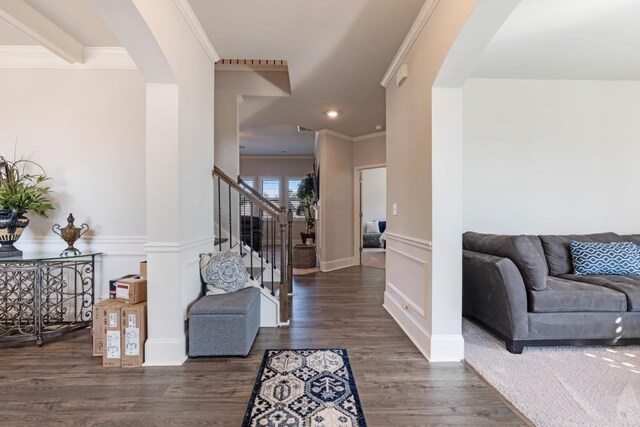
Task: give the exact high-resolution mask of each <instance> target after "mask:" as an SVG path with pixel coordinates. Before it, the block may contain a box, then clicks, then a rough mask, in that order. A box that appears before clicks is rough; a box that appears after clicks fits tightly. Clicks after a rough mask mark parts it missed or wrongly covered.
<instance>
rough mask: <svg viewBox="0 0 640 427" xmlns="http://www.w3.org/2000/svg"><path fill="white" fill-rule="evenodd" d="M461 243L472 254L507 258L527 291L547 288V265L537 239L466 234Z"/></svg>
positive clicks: (523, 236)
mask: <svg viewBox="0 0 640 427" xmlns="http://www.w3.org/2000/svg"><path fill="white" fill-rule="evenodd" d="M463 243H464V247H465V248H466V249H468V250H470V251H473V252H481V253H484V254H489V255H495V256H499V257H503V258H509V259H510V260H511V261H513V263H514V264H515V265H516V267H518V270H519V271H520V274H521V275H522V280H523V281H524V284H525V286H526V287H527V289H531V290H537V291H541V290H543V289H544V288H545V287H546V286H547V276H548V270H547V264H546V262H545V258H544V251H543V249H542V245H541V244H540V240H539V239H538V237H536V236H525V235H520V236H506V235H496V234H481V233H474V232H467V233H464V236H463Z"/></svg>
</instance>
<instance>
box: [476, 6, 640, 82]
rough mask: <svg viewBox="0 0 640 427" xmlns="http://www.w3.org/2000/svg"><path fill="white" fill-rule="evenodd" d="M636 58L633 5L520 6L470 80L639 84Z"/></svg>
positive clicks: (638, 16) (639, 47)
mask: <svg viewBox="0 0 640 427" xmlns="http://www.w3.org/2000/svg"><path fill="white" fill-rule="evenodd" d="M638 52H640V1H638V0H615V1H606V0H523V2H522V3H521V4H520V5H519V6H518V7H517V8H516V9H515V11H514V12H513V14H512V15H511V16H510V17H509V18H508V19H507V21H506V22H505V24H504V25H503V26H502V28H500V30H499V31H498V33H497V34H496V35H495V37H494V38H493V40H492V41H491V43H490V44H489V46H488V47H487V49H486V51H485V52H484V54H483V56H482V57H481V59H480V61H479V63H478V65H477V67H476V69H475V70H474V72H473V74H472V77H476V78H519V79H575V80H640V55H639V54H638Z"/></svg>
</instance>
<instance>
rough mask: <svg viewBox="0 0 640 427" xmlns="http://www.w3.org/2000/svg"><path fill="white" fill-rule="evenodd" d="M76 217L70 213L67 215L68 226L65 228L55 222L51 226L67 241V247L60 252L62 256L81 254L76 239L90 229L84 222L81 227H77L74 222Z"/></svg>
mask: <svg viewBox="0 0 640 427" xmlns="http://www.w3.org/2000/svg"><path fill="white" fill-rule="evenodd" d="M75 220H76V219H75V218H74V217H73V214H71V213H70V214H69V216H68V217H67V226H66V227H64V228H60V224H54V225H53V227H51V230H52V231H53V232H54V233H55V234H57V235H58V236H60V237H62V240H64V241H65V242H67V249H65V250H64V251H62V252H61V253H60V256H70V255H74V256H76V255H80V254H81V252H80V251H79V250H78V249H77V248H76V247H75V246H74V244H75V243H76V240H78V239H79V238H80V237H82V235H83V234H84V233H86V232H87V231H89V226H88V225H87V224H82V225H81V226H80V227H76V226H75V225H74V224H73V222H74V221H75Z"/></svg>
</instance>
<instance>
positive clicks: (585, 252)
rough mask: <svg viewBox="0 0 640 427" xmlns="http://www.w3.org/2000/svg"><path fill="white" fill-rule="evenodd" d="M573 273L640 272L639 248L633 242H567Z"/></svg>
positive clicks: (612, 273)
mask: <svg viewBox="0 0 640 427" xmlns="http://www.w3.org/2000/svg"><path fill="white" fill-rule="evenodd" d="M569 248H570V249H571V260H572V262H573V270H574V274H581V275H583V274H611V275H624V274H640V250H638V246H637V245H636V244H635V243H633V242H612V243H599V242H576V241H575V240H572V241H571V242H570V244H569Z"/></svg>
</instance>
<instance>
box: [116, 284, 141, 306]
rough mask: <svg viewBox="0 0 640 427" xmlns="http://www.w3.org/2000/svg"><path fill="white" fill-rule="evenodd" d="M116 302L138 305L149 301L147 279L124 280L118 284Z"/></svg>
mask: <svg viewBox="0 0 640 427" xmlns="http://www.w3.org/2000/svg"><path fill="white" fill-rule="evenodd" d="M116 300H121V301H124V302H127V303H129V304H137V303H139V302H143V301H146V300H147V279H139V278H138V279H134V278H131V279H122V280H118V282H117V283H116Z"/></svg>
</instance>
